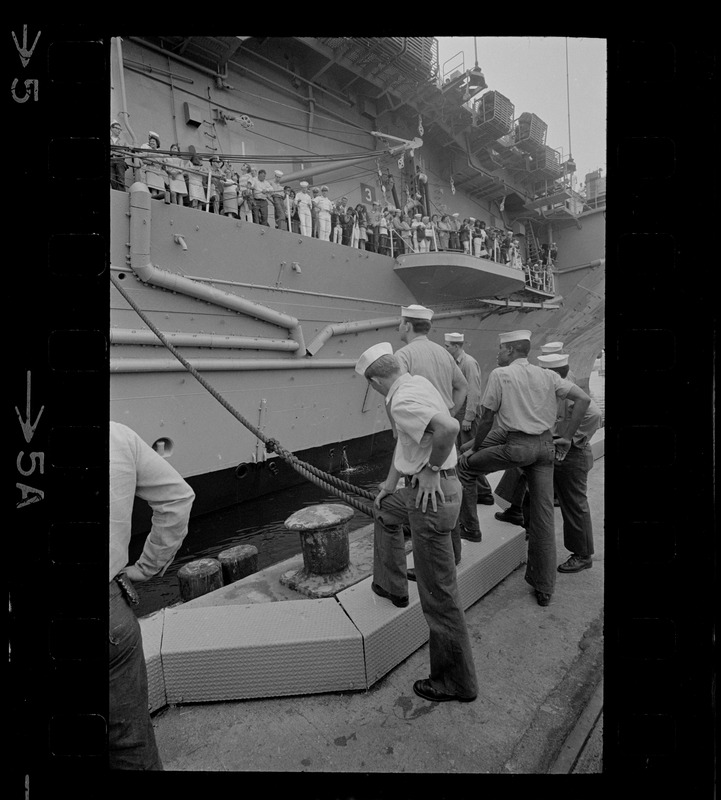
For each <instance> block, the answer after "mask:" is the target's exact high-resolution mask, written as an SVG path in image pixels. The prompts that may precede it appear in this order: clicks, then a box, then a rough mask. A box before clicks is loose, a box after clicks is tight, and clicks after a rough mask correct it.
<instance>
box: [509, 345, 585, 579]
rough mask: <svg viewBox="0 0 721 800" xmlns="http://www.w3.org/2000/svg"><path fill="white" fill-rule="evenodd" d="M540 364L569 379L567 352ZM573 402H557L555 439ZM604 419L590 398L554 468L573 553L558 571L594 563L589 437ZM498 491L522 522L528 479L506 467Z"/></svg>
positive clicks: (544, 358)
mask: <svg viewBox="0 0 721 800" xmlns="http://www.w3.org/2000/svg"><path fill="white" fill-rule="evenodd" d="M538 363H539V365H540V366H542V367H544V368H545V369H549V370H553V371H554V372H556V373H557V374H558V375H560V377H561V378H566V379H568V376H569V366H568V355H566V354H561V353H556V354H551V355H542V356H539V357H538ZM572 410H573V401H572V400H569V399H568V398H566V399H565V400H559V401H558V413H557V415H556V425H555V427H554V431H553V435H554V438H556V437H560V436H563V435H564V433H565V429H566V425H567V423H568V420H569V419H570V417H571V413H572ZM600 422H601V410H600V409H599V407H598V406H597V405H596V403H594V402H593V400H591V403H590V404H589V406H588V409H587V411H586V413H585V414H584V417H583V419H582V420H581V423H580V425H579V426H578V428H577V430H576V433H575V434H574V435H573V440H572V444H571V447H570V448H569V450H568V453H567V454H566V457H565V458H564V459H563V461H556V463H555V464H554V469H553V488H554V491H555V494H556V497H558V503H559V505H560V507H561V516H562V517H563V544H564V547H565V548H566V549H567V550H569V551H570V552H571V555H570V557H569V558H568V559H567V560H566V561H564V562H563V563H562V564H559V566H558V571H559V572H565V573H569V572H581V571H582V570H584V569H591V567H592V566H593V560H592V558H591V557H592V556H593V553H594V547H593V525H592V522H591V510H590V508H589V506H588V498H587V496H586V492H587V486H588V473H589V472H590V471H591V469H592V468H593V452H592V451H591V445H590V440H591V437H592V436H593V434H594V433H595V432H596V431H597V430H598V426H599V425H600ZM496 493H497V494H498V495H499V497H502V498H503V499H504V500H508V501H509V502H510V503H511V506H510V507H509V508H508V509H507V511H506V512H504V513H505V514H506V518H503V517H500V516H499V515H498V514H496V516H497V517H499V519H504V520H505V521H509V522H516V523H517V524H523V513H524V512H523V506H524V501H525V497H526V479H525V476H524V475H523V472H522V470H520V469H513V470H507V471H506V472H505V473H504V475H503V478H502V479H501V481H500V482H499V484H498V486H497V487H496Z"/></svg>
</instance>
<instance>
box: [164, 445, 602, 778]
mask: <svg viewBox="0 0 721 800" xmlns="http://www.w3.org/2000/svg"><path fill="white" fill-rule="evenodd" d="M499 478H500V474H495V475H490V476H489V480H490V482H491V485H492V486H493V487H495V485H496V483H497V481H498V480H499ZM588 499H589V504H590V506H591V512H592V516H593V526H594V540H595V548H596V552H595V555H594V559H593V568H592V569H590V570H585V571H583V572H580V573H577V574H571V575H565V574H561V573H559V575H558V580H557V585H556V592H555V594H554V596H553V601H552V603H551V605H550V606H548V607H545V608H543V607H541V606H539V605H538V604H537V602H536V600H535V597H534V595H533V592H532V590H531V588H530V586H529V585H528V584H527V583H526V582H525V581H524V578H523V574H524V569H525V567H524V566H520V567H518V568H516V569H515V570H514V571H512V572H511V573H510V574H509V575H508V576H507V577H506V578H505V579H504V580H502V581H501V582H500V583H499V584H498V585H496V586H495V588H493V589H492V590H491V591H490V592H488V593H487V594H485V595H484V596H483V597H482V598H481V599H480V600H478V601H477V602H475V603H474V604H473V605H471V606H470V607H469V608H468V609H467V611H466V619H467V622H468V626H469V632H470V635H471V641H472V644H473V654H474V659H475V664H476V670H477V674H478V679H479V695H478V698H477V699H476V701H475V702H473V703H468V704H461V703H454V702H451V703H429V702H427V701H425V700H422V699H421V698H419V697H417V696H416V695H415V694H414V693H413V689H412V686H413V682H414V681H415V680H417V679H419V678H424V677H427V675H428V645H427V644H425V645H423V646H421V647H420V649H418V650H416V651H415V652H413V653H412V654H411V655H410V656H409V657H408V658H406V659H405V660H404V661H403V662H402V663H400V664H399V665H398V666H397V667H395V668H394V669H392V670H391V671H390V672H389V673H388V674H386V675H385V676H384V677H382V678H381V679H380V680H378V681H377V682H376V683H374V684H373V685H372V686H371V687H370V689H368V690H365V691H352V692H335V693H325V694H309V695H295V696H290V697H274V698H267V699H246V700H242V701H230V702H229V701H225V702H214V703H197V704H186V705H175V706H173V705H167V706H164V707H163V708H162V709H161V710H159V711H158V712H157V713H155V714H154V715H153V725H154V727H155V732H156V737H157V742H158V747H159V750H160V754H161V758H162V760H163V763H164V766H165V769H166V770H169V771H195V772H204V771H218V772H232V771H248V772H257V771H260V772H273V773H291V772H309V773H312V772H324V773H344V772H346V773H348V772H351V773H366V774H372V773H490V774H506V773H507V774H539V773H553V772H556V773H558V772H565V773H570V772H600V770H601V755H600V753H601V751H600V743H601V733H602V722H603V716H602V709H603V696H602V671H603V583H604V581H603V578H604V569H603V562H604V537H603V500H604V459H603V457H600V458H597V459H596V461H595V466H594V469H593V470H592V471H591V473H590V475H589V491H588ZM497 510H500V507H495V508H491V507H484V506H479V516H481V515H482V514H484V513H485V514H490V515H492V513H493V512H494V511H497ZM499 524H505V523H499ZM512 527H514V526H509V528H512ZM517 530H518V529H517ZM562 531H563V525H562V520H561V514H560V510H559V509H556V538H557V545H558V560H559V563H560V562H561V561H564V560H565V559H566V557H567V555H568V553H567V551H566V550H565V548H564V547H563V534H562ZM351 548H352V554H351V558H352V559H353V558H354V556H353V549H354V548H355V552H356V554H357V555H358V556H359V557H362V558H363V559H368V558H370V551H369V548H368V529H361V530H359V531H356V532H355V534H353V536H352V541H351ZM296 558H297V559H299V558H300V557H296ZM291 562H293V563H291ZM294 564H295V562H294V560H293V559H291V560H290V561H289V562H284V563H283V564H280V565H275V567H271V568H269V569H268V570H264V571H263V572H262V573H257V574H256V575H254V576H251V577H250V578H246V579H244V580H243V581H242V582H238V583H237V584H233V585H231V586H230V587H226V588H225V589H224V590H221V591H225V593H226V602H229V603H230V602H235V603H249V602H267V601H268V600H283V599H290V597H291V596H292V597H296V598H297V596H298V595H297V594H295V593H294V592H292V590H290V589H288V588H287V587H282V588H281V584H280V583H279V580H278V578H279V576H280V574H281V573H283V572H286V571H287V570H288V569H290V568H293V566H294ZM279 592H282V593H283V596H278V593H279ZM285 593H289V594H288V596H286V595H285ZM231 595H232V596H231ZM191 602H192V603H194V604H197V605H199V606H202V605H203V602H204V598H198V599H197V600H195V601H191ZM205 602H207V601H205ZM214 602H216V603H217V602H218V600H217V598H216V600H215V601H214Z"/></svg>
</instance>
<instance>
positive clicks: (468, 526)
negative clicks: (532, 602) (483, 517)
mask: <svg viewBox="0 0 721 800" xmlns="http://www.w3.org/2000/svg"><path fill="white" fill-rule="evenodd" d="M554 461H555V448H554V446H553V438H552V436H551V432H550V430H549V431H545V432H544V433H541V434H529V433H521V432H520V431H504V430H502V429H500V428H496V429H494V430H492V431H491V432H490V433H489V434H488V436H486V438H485V440H484V441H483V445H482V447H481V449H480V450H478V451H477V452H475V453H474V454H473V455H471V456H470V457H467V458H466V457H464V458H463V459H462V460H461V461H459V463H458V465H457V467H456V469H457V471H458V477H459V478H460V480H461V484H462V485H463V502H462V504H461V512H460V515H459V518H458V526H459V527H460V528H462V529H464V530H465V531H466V532H467V533H469V534H470V535H472V536H477V535H479V534H480V526H479V524H478V514H477V511H476V505H477V499H478V490H477V488H476V477H477V476H478V475H479V474H481V473H482V474H484V475H487V474H488V473H489V472H497V471H498V470H505V469H509V468H512V467H523V469H524V473H525V475H526V478H527V480H528V489H529V495H530V520H529V525H528V528H527V533H528V561H527V563H526V575H525V579H526V582H527V583H529V584H530V585H531V586H532V587H533V588H534V589H536V590H537V591H539V592H545V593H547V594H553V590H554V588H555V586H556V566H557V563H556V534H555V527H554V514H553V463H554ZM456 535H460V532H458V533H457V534H456Z"/></svg>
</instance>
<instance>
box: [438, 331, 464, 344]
mask: <svg viewBox="0 0 721 800" xmlns="http://www.w3.org/2000/svg"><path fill="white" fill-rule="evenodd" d="M443 338H444V339H445V340H446V341H447V342H449V343H450V342H465V340H466V339H465V336H464V335H463V334H462V333H444V334H443Z"/></svg>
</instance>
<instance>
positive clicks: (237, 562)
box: [218, 544, 258, 586]
mask: <svg viewBox="0 0 721 800" xmlns="http://www.w3.org/2000/svg"><path fill="white" fill-rule="evenodd" d="M218 561H220V566H221V567H222V568H223V582H224V584H225V585H226V586H227V585H228V584H229V583H235V581H239V580H240V579H241V578H246V577H247V576H248V575H252V574H253V573H254V572H257V571H258V548H257V547H253V545H252V544H239V545H237V546H236V547H230V548H228V549H227V550H223V552H222V553H219V554H218Z"/></svg>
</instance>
